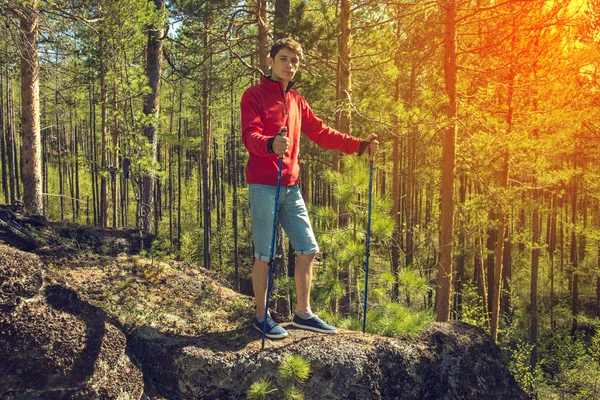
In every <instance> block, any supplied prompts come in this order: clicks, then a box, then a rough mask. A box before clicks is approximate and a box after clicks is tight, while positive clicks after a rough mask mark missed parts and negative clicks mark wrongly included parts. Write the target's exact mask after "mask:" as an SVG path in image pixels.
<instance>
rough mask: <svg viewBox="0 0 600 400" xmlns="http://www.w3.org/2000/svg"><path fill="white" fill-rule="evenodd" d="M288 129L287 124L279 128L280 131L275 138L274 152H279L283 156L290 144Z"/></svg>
mask: <svg viewBox="0 0 600 400" xmlns="http://www.w3.org/2000/svg"><path fill="white" fill-rule="evenodd" d="M287 133H288V130H287V128H286V127H285V126H282V127H281V129H279V133H277V136H275V139H274V140H273V153H275V154H279V157H283V155H284V154H285V152H286V151H288V147H289V144H290V139H288V137H287Z"/></svg>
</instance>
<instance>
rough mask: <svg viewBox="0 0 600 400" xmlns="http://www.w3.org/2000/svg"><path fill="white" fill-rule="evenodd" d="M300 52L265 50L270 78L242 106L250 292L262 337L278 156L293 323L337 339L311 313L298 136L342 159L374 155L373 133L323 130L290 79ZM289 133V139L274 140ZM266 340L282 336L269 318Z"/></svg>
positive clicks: (312, 246)
mask: <svg viewBox="0 0 600 400" xmlns="http://www.w3.org/2000/svg"><path fill="white" fill-rule="evenodd" d="M301 58H302V48H301V46H300V44H299V43H298V42H296V41H294V40H292V39H289V38H286V39H281V40H279V41H277V42H276V43H275V44H274V45H273V47H272V48H271V51H270V57H269V60H268V61H269V66H270V68H271V75H270V76H265V77H263V79H262V81H261V83H260V84H259V85H256V86H253V87H251V88H249V89H247V90H246V91H245V92H244V95H243V96H242V100H241V104H240V107H241V114H242V141H243V143H244V146H246V149H247V150H248V152H249V153H250V156H249V159H248V164H247V165H246V181H247V183H248V186H249V203H250V215H251V217H252V239H253V241H254V248H255V254H254V257H255V258H254V265H253V266H252V287H253V289H254V296H255V298H256V319H255V321H254V327H255V328H256V329H257V330H259V331H260V332H262V331H263V325H264V315H265V303H266V295H267V293H266V292H267V280H268V273H269V266H268V261H269V257H270V254H271V239H272V232H271V230H272V228H271V227H272V226H273V213H274V211H275V197H276V190H277V186H276V185H277V175H278V168H279V155H283V168H282V171H281V189H280V192H279V211H278V221H279V223H280V224H281V226H282V227H283V229H284V230H285V232H286V234H287V236H288V238H289V240H290V242H291V244H292V246H293V247H294V249H295V250H296V252H297V259H296V267H295V271H294V280H295V283H296V298H297V302H296V315H295V316H294V320H293V322H292V323H293V325H294V326H296V327H298V328H301V329H308V330H312V331H316V332H322V333H336V332H337V330H336V328H335V327H333V326H331V325H328V324H326V323H325V322H323V321H322V320H321V319H320V318H319V317H317V316H316V315H315V314H313V313H312V311H311V309H310V286H311V280H312V267H313V261H314V258H315V255H316V254H317V253H318V252H319V246H318V245H317V242H316V240H315V235H314V233H313V230H312V227H311V225H310V221H309V218H308V213H307V211H306V205H305V204H304V200H303V199H302V196H301V194H300V189H299V188H298V176H299V172H300V163H299V159H298V154H299V151H300V133H301V132H302V133H303V134H304V135H306V136H307V137H308V138H309V139H310V140H312V141H313V142H315V143H317V144H318V145H319V146H322V147H326V148H328V149H332V150H341V151H342V152H344V153H347V154H353V153H358V154H359V155H360V154H362V153H363V152H365V151H366V152H367V153H368V154H369V155H370V156H374V155H375V153H376V152H377V150H378V147H379V142H377V140H376V138H377V135H375V134H371V135H369V137H368V138H367V139H366V140H362V141H361V140H360V139H357V138H354V137H352V136H349V135H347V134H344V133H340V132H338V131H336V130H334V129H331V128H329V127H327V126H325V125H323V121H321V120H320V119H318V118H317V117H315V116H314V114H313V112H312V110H311V108H310V106H309V105H308V103H307V102H306V100H304V98H302V96H300V95H299V94H298V93H297V92H296V91H294V90H292V89H291V87H292V85H293V82H292V79H293V78H294V75H295V74H296V71H298V68H299V67H300V59H301ZM282 128H285V129H287V135H279V133H280V132H283V131H284V129H282ZM266 327H267V328H266V331H267V332H266V336H267V337H268V338H271V339H281V338H284V337H286V336H287V332H286V331H285V329H283V328H282V327H281V326H279V325H278V324H277V323H276V322H275V321H273V319H272V318H271V315H270V314H267V324H266Z"/></svg>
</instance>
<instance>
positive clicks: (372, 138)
mask: <svg viewBox="0 0 600 400" xmlns="http://www.w3.org/2000/svg"><path fill="white" fill-rule="evenodd" d="M377 137H378V136H377V135H376V134H374V133H371V134H370V135H369V136H368V137H367V138H366V139H365V141H366V142H369V147H367V154H369V159H371V160H372V159H374V158H375V154H377V151H378V150H379V141H377Z"/></svg>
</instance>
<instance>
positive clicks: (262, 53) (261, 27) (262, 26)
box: [256, 0, 269, 75]
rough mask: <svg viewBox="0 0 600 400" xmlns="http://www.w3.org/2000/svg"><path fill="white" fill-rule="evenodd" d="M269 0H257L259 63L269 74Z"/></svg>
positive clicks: (264, 71)
mask: <svg viewBox="0 0 600 400" xmlns="http://www.w3.org/2000/svg"><path fill="white" fill-rule="evenodd" d="M267 8H268V6H267V0H256V16H257V17H258V63H259V68H260V69H261V71H262V72H263V74H265V75H266V74H267V71H268V69H269V63H268V62H267V58H268V57H269V21H268V19H267V18H268V15H267Z"/></svg>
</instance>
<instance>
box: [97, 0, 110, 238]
mask: <svg viewBox="0 0 600 400" xmlns="http://www.w3.org/2000/svg"><path fill="white" fill-rule="evenodd" d="M98 13H99V14H100V15H102V3H101V2H100V1H98ZM105 46H106V40H105V38H104V28H103V27H102V28H101V29H100V49H99V53H100V54H99V59H100V105H101V110H102V111H101V115H102V146H101V148H100V155H101V163H102V164H101V169H102V171H103V172H106V171H107V168H108V157H107V155H108V150H107V146H108V119H107V110H106V106H107V104H106V102H107V95H106V63H105V61H106V60H105ZM99 217H100V220H99V223H100V226H102V227H107V226H108V179H107V177H106V175H105V174H104V173H103V174H102V176H101V177H100V212H99Z"/></svg>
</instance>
